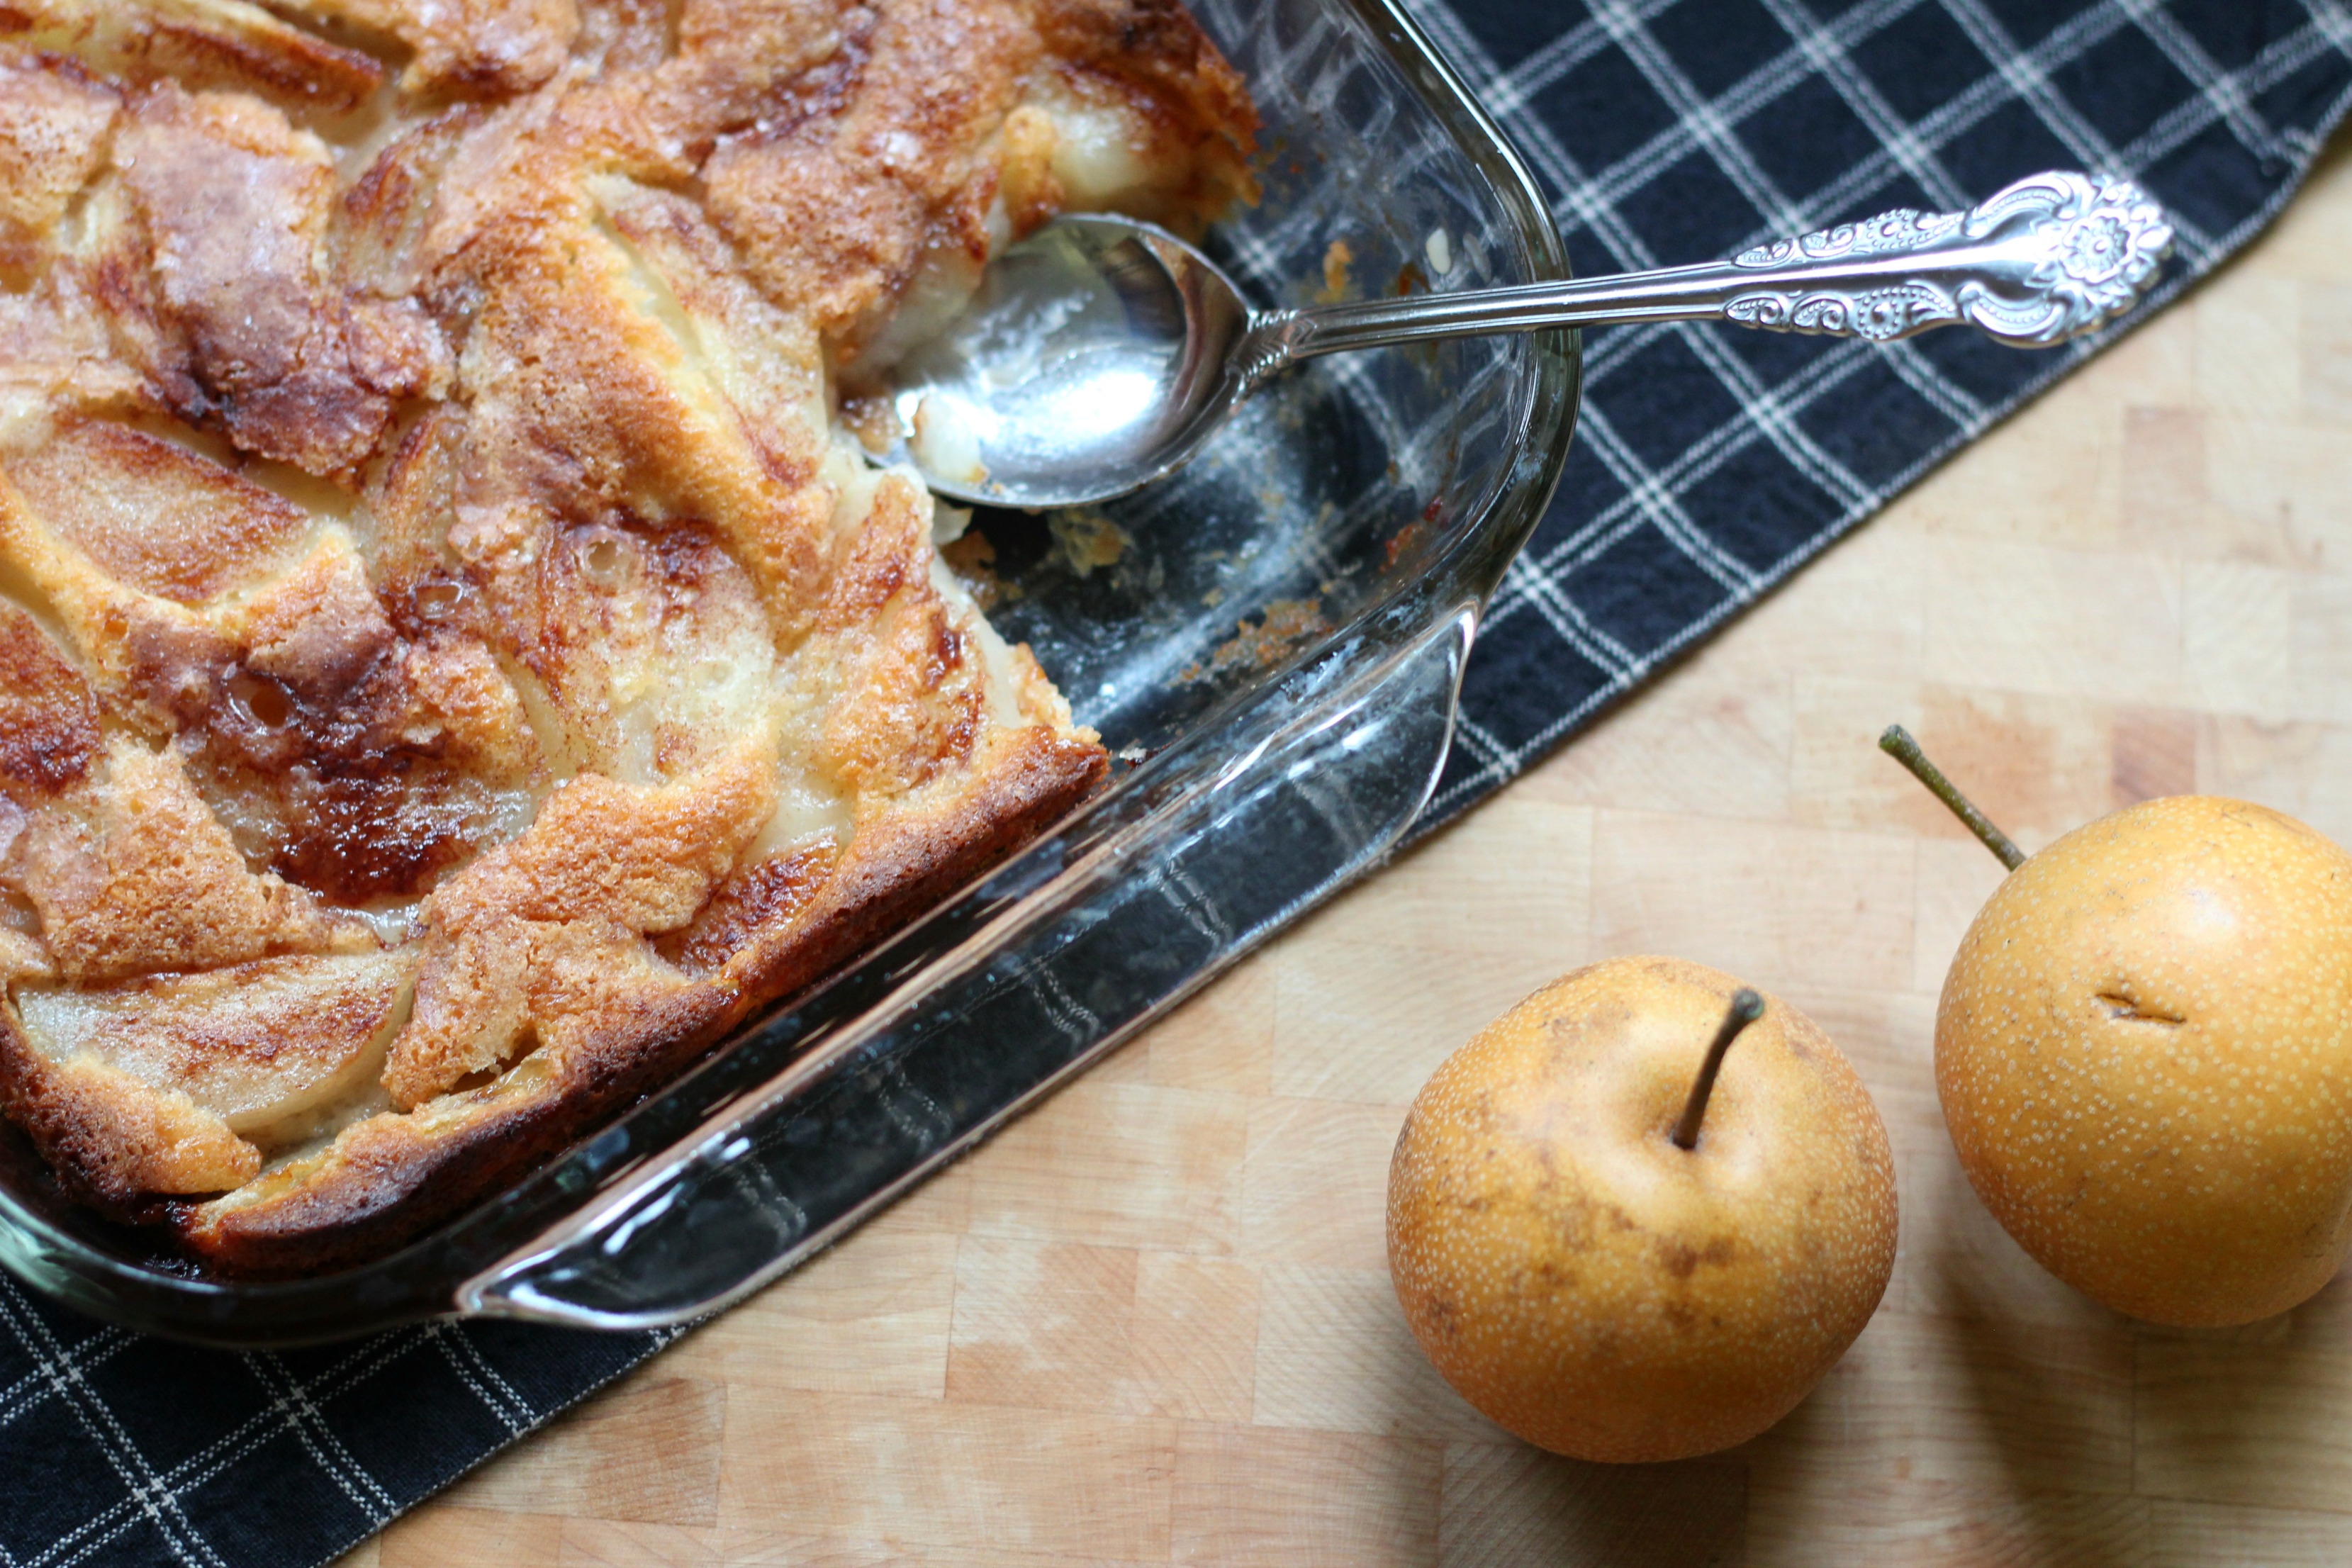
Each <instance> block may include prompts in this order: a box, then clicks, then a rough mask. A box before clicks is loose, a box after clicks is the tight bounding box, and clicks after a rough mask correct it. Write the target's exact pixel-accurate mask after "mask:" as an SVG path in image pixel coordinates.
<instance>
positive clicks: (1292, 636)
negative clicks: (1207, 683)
mask: <svg viewBox="0 0 2352 1568" xmlns="http://www.w3.org/2000/svg"><path fill="white" fill-rule="evenodd" d="M1330 632H1331V622H1330V620H1329V619H1328V617H1327V616H1325V615H1324V614H1323V601H1322V600H1321V599H1319V598H1317V599H1271V600H1268V601H1267V603H1266V606H1265V610H1264V611H1262V612H1260V614H1259V616H1258V617H1257V619H1256V620H1255V621H1253V620H1251V619H1249V618H1248V617H1247V616H1244V617H1243V618H1242V619H1241V620H1240V621H1239V622H1237V623H1236V624H1235V627H1234V635H1233V636H1232V637H1227V638H1226V639H1225V640H1224V641H1223V642H1221V643H1219V644H1218V645H1217V646H1216V647H1213V648H1212V649H1211V650H1210V652H1209V662H1208V663H1207V664H1205V665H1202V664H1191V665H1187V666H1185V668H1184V669H1183V670H1182V671H1181V673H1180V674H1179V675H1178V676H1177V679H1179V680H1182V681H1187V682H1191V681H1196V680H1204V679H1209V678H1210V677H1212V676H1219V675H1223V674H1225V673H1227V672H1228V671H1231V670H1235V669H1246V670H1265V669H1272V668H1274V667H1275V666H1276V665H1278V664H1280V663H1281V662H1282V661H1283V660H1285V659H1286V658H1289V657H1290V656H1291V655H1292V654H1295V653H1297V651H1298V650H1299V649H1300V648H1301V647H1305V646H1306V645H1307V643H1309V642H1311V641H1314V640H1316V639H1318V638H1320V637H1328V636H1329V635H1330Z"/></svg>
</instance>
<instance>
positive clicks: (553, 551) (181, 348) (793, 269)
mask: <svg viewBox="0 0 2352 1568" xmlns="http://www.w3.org/2000/svg"><path fill="white" fill-rule="evenodd" d="M1254 128H1255V121H1254V116H1253V115H1252V112H1251V110H1250V108H1249V105H1248V101H1247V100H1246V98H1245V96H1244V93H1243V91H1242V89H1241V87H1240V84H1239V82H1238V80H1237V79H1236V78H1235V77H1234V73H1233V71H1232V70H1231V68H1229V67H1228V66H1227V65H1226V64H1225V62H1224V61H1223V59H1222V58H1219V57H1218V56H1217V54H1216V53H1215V51H1214V49H1213V47H1211V46H1210V45H1209V44H1208V43H1207V41H1206V40H1205V39H1204V38H1203V37H1202V35H1201V33H1200V32H1199V30H1198V29H1197V28H1196V27H1195V26H1193V24H1192V21H1191V20H1190V18H1189V17H1187V16H1185V15H1184V14H1183V13H1182V11H1181V9H1179V8H1178V7H1177V6H1176V5H1174V4H1172V0H874V3H871V4H862V5H861V4H844V3H840V0H271V4H270V5H268V7H267V8H264V7H262V6H259V5H249V4H245V3H243V0H0V985H5V1001H0V1106H5V1110H6V1112H7V1114H8V1115H9V1116H10V1117H11V1118H12V1119H14V1120H15V1121H16V1122H17V1123H18V1125H20V1126H21V1127H23V1128H24V1129H25V1130H26V1132H28V1133H29V1134H30V1135H31V1137H32V1138H33V1140H34V1142H35V1143H36V1144H37V1146H38V1148H39V1149H40V1151H41V1152H42V1153H43V1155H44V1156H45V1157H46V1158H47V1160H48V1162H49V1163H50V1164H51V1166H52V1167H53V1168H54V1169H55V1170H56V1171H57V1173H58V1175H59V1176H60V1178H61V1179H62V1180H63V1181H64V1182H65V1183H66V1184H67V1185H68V1188H69V1189H70V1190H72V1191H74V1192H76V1193H78V1194H80V1195H82V1196H84V1197H85V1198H87V1199H88V1200H89V1201H90V1202H91V1203H93V1204H95V1205H99V1206H100V1207H101V1208H103V1209H105V1210H107V1211H109V1212H110V1213H113V1214H116V1215H121V1216H126V1217H132V1218H137V1219H142V1220H146V1221H155V1220H159V1219H160V1220H163V1221H165V1222H167V1223H169V1224H170V1225H171V1226H173V1228H174V1229H175V1231H176V1234H177V1235H178V1237H180V1238H181V1241H182V1242H183V1244H184V1246H185V1247H187V1248H188V1249H189V1250H190V1251H191V1252H192V1253H193V1254H194V1255H195V1256H196V1257H197V1258H200V1259H203V1260H205V1262H207V1263H209V1264H210V1265H212V1266H213V1267H215V1268H218V1269H220V1270H222V1271H224V1272H230V1273H243V1274H250V1275H267V1274H283V1273H289V1272H296V1271H309V1270H315V1269H318V1268H327V1267H333V1266H337V1265H341V1264H344V1263H349V1262H352V1261H354V1260H358V1259H362V1258H366V1257H369V1256H372V1255H375V1254H379V1253H381V1252H383V1251H384V1250H386V1249H388V1248H390V1247H394V1246H396V1245H398V1244H400V1243H401V1242H403V1241H404V1240H406V1239H408V1238H409V1237H413V1236H415V1234H417V1233H418V1232H419V1231H420V1230H421V1229H423V1228H424V1227H425V1226H429V1225H430V1224H432V1223H434V1222H436V1220H439V1219H441V1218H443V1217H446V1215H448V1214H450V1213H451V1212H453V1211H454V1210H455V1209H457V1208H458V1207H460V1206H462V1205H466V1204H467V1203H468V1202H471V1201H472V1200H474V1199H476V1198H478V1197H479V1196H480V1195H482V1194H484V1193H485V1192H487V1191H488V1190H489V1189H490V1188H491V1187H493V1186H494V1185H496V1184H499V1182H501V1181H503V1180H505V1179H507V1178H509V1176H510V1175H511V1174H512V1173H514V1172H515V1171H516V1170H517V1169H519V1168H520V1166H522V1165H523V1164H525V1163H528V1162H529V1161H530V1160H532V1159H535V1158H538V1157H541V1156H543V1155H544V1154H546V1153H548V1152H551V1151H553V1150H555V1149H558V1148H560V1147H562V1146H563V1145H564V1144H565V1143H567V1142H570V1141H571V1140H572V1139H573V1138H575V1137H576V1136H578V1135H579V1133H580V1132H581V1131H582V1130H583V1128H584V1127H585V1126H586V1125H588V1124H589V1123H590V1122H591V1121H593V1119H595V1118H596V1117H598V1116H600V1115H602V1114H604V1113H605V1112H607V1111H609V1110H611V1109H613V1108H614V1107H615V1106H616V1105H618V1104H620V1103H622V1102H624V1101H625V1100H627V1099H628V1098H629V1097H631V1096H634V1095H636V1094H639V1093H642V1092H643V1091H644V1090H646V1089H647V1088H649V1087H651V1086H652V1085H654V1084H656V1083H657V1082H658V1081H659V1080H660V1079H661V1078H662V1077H663V1076H664V1075H665V1074H667V1073H669V1072H672V1071H674V1070H676V1068H677V1067H678V1066H679V1065H680V1064H682V1063H683V1062H684V1061H685V1060H687V1059H688V1058H690V1057H691V1056H692V1055H693V1054H694V1053H695V1052H696V1051H698V1050H699V1049H701V1048H703V1047H706V1046H707V1045H709V1043H710V1042H711V1041H713V1040H715V1039H716V1038H718V1037H720V1036H721V1035H723V1034H725V1033H726V1032H727V1031H728V1030H729V1029H730V1028H731V1027H733V1026H736V1025H737V1024H739V1023H740V1022H741V1021H742V1019H743V1018H744V1017H745V1016H746V1015H747V1014H748V1013H750V1012H751V1010H752V1009H754V1008H756V1007H758V1006H760V1005H762V1004H764V1003H766V1002H768V1001H771V1000H772V999H773V998H775V997H777V996H779V995H782V994H785V993H788V992H790V991H793V990H794V989H796V988H799V987H802V986H804V985H806V984H809V983H811V982H813V981H814V980H815V979H817V978H818V977H820V976H821V975H823V974H824V973H825V972H826V971H827V970H829V969H830V968H833V967H835V966H836V965H838V964H839V963H843V962H845V960H847V959H849V958H851V957H854V956H855V955H856V953H858V952H860V951H862V950H864V949H865V948H866V947H868V946H870V945H871V944H872V943H873V942H875V941H877V939H879V938H880V937H881V936H883V935H886V934H887V932H888V931H890V930H891V929H892V928H893V927H894V926H895V925H897V924H899V923H903V922H904V921H906V920H907V919H908V918H909V917H910V916H912V915H913V914H914V913H916V912H919V910H920V909H922V908H923V907H924V906H925V905H926V904H928V903H930V902H933V901H936V900H938V899H939V898H940V896H942V895H943V894H945V893H947V892H949V891H950V890H952V889H954V888H955V887H956V886H958V885H959V884H961V883H962V882H964V881H966V880H968V879H970V878H971V877H972V876H974V875H975V874H977V873H978V872H979V871H981V870H982V869H983V868H985V867H986V866H988V865H989V864H990V863H991V862H992V861H993V860H995V859H997V858H1001V857H1003V855H1005V854H1006V853H1008V852H1009V851H1011V850H1012V849H1013V848H1014V847H1017V846H1018V845H1020V844H1021V843H1022V842H1023V841H1024V840H1025V839H1027V838H1029V837H1033V836H1034V835H1035V834H1036V833H1037V832H1039V831H1041V830H1042V829H1043V828H1045V826H1049V825H1050V824H1051V823H1052V822H1053V821H1054V820H1055V818H1057V817H1058V816H1061V815H1063V814H1064V813H1066V811H1068V810H1069V809H1070V808H1071V807H1072V806H1073V805H1076V803H1077V802H1079V801H1080V800H1082V799H1083V798H1084V797H1085V796H1086V795H1087V794H1088V793H1089V792H1090V791H1091V790H1093V789H1094V788H1095V787H1096V786H1097V784H1099V783H1100V781H1101V779H1102V777H1103V774H1104V771H1105V767H1106V759H1105V757H1104V754H1103V752H1102V748H1101V746H1100V744H1099V743H1098V742H1097V739H1096V737H1095V736H1094V735H1093V734H1092V733H1091V732H1090V731H1086V730H1084V729H1082V728H1078V727H1076V726H1075V725H1074V724H1073V723H1072V721H1071V719H1070V713H1069V709H1068V706H1067V705H1066V703H1065V702H1064V701H1063V700H1062V699H1061V697H1060V695H1059V694H1058V693H1057V692H1055V689H1054V688H1053V686H1052V685H1051V684H1050V682H1049V681H1048V680H1047V679H1046V678H1045V674H1044V672H1043V671H1041V670H1040V669H1039V668H1038V667H1037V665H1036V663H1035V661H1034V659H1033V658H1031V657H1030V655H1029V652H1028V650H1027V649H1026V648H1025V647H1008V646H1006V645H1005V644H1004V643H1003V641H1002V639H1000V638H999V637H997V636H996V635H995V634H994V633H993V632H992V630H991V629H990V627H989V626H988V625H987V623H986V622H985V620H984V619H983V618H982V615H981V613H980V611H979V609H978V608H977V607H976V606H975V605H973V603H972V602H971V599H970V598H969V597H968V596H967V595H965V594H964V593H963V592H962V591H961V588H960V587H959V586H958V585H957V584H956V582H955V580H954V578H953V577H952V576H951V574H949V573H948V572H947V571H946V570H945V569H944V568H943V566H942V565H941V563H940V558H939V554H938V550H937V548H936V542H937V541H938V540H940V539H941V538H943V537H946V536H947V535H949V534H950V533H951V531H952V530H953V527H954V526H955V523H956V519H955V518H954V516H953V514H950V513H947V512H944V511H943V510H940V508H938V507H937V506H935V504H934V503H933V501H932V500H931V498H930V497H929V496H928V495H927V494H926V493H924V491H923V490H922V489H921V488H920V487H919V483H918V482H917V481H916V480H915V479H914V478H913V476H912V475H911V474H909V473H907V472H904V471H890V470H882V469H877V468H874V467H872V466H871V465H870V464H869V463H868V462H867V461H866V458H865V457H864V455H863V452H862V450H861V449H860V448H859V447H858V446H857V445H856V441H855V440H854V439H853V438H852V437H849V436H848V435H847V434H846V433H845V428H844V426H843V422H842V417H841V416H842V402H843V391H842V389H843V388H845V387H848V388H852V389H855V388H856V387H857V386H859V385H861V384H865V383H866V382H869V381H871V379H872V378H873V377H874V375H875V374H876V372H877V369H878V368H880V367H883V366H886V365H887V362H888V360H889V359H890V357H891V356H893V355H894V354H895V353H898V351H899V349H900V348H901V347H902V346H903V345H904V344H906V343H908V342H912V341H915V340H917V339H919V337H920V335H921V333H922V331H924V329H925V327H926V325H927V323H929V322H932V321H937V320H939V319H940V313H941V312H942V311H944V310H951V309H952V308H953V307H954V306H955V305H956V304H957V303H958V302H959V301H960V300H961V299H962V298H963V297H964V295H965V293H966V292H967V291H968V290H969V289H970V288H971V286H972V285H973V283H974V282H975V281H976V279H977V277H978V274H979V269H980V268H981V266H982V263H984V261H985V260H986V258H987V257H988V255H989V254H990V253H991V251H992V249H994V248H996V247H1000V246H1002V245H1003V244H1004V243H1005V242H1006V241H1007V240H1009V239H1010V238H1012V237H1017V236H1018V235H1020V234H1022V233H1024V232H1026V231H1027V230H1029V229H1031V228H1033V227H1034V226H1036V225H1038V224H1040V223H1042V222H1044V221H1045V220H1046V219H1047V218H1049V217H1051V216H1053V215H1054V214H1055V213H1056V212H1058V211H1061V210H1064V209H1066V208H1069V207H1095V208H1115V209H1118V210H1122V211H1128V212H1132V213H1135V214H1138V215H1139V216H1146V217H1150V218H1153V219H1156V220H1158V221H1160V222H1164V223H1169V224H1171V225H1173V226H1177V227H1180V228H1190V227H1197V226H1199V225H1200V224H1201V223H1202V222H1203V221H1205V220H1206V219H1207V218H1208V217H1210V216H1213V215H1214V214H1215V213H1216V212H1217V211H1219V210H1221V209H1222V208H1223V206H1224V205H1226V204H1228V203H1229V202H1230V201H1232V200H1233V199H1234V198H1235V197H1236V196H1245V195H1248V193H1249V176H1248V174H1247V169H1246V163H1245V159H1246V156H1247V153H1248V152H1249V147H1250V142H1251V137H1252V134H1253V132H1254Z"/></svg>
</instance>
